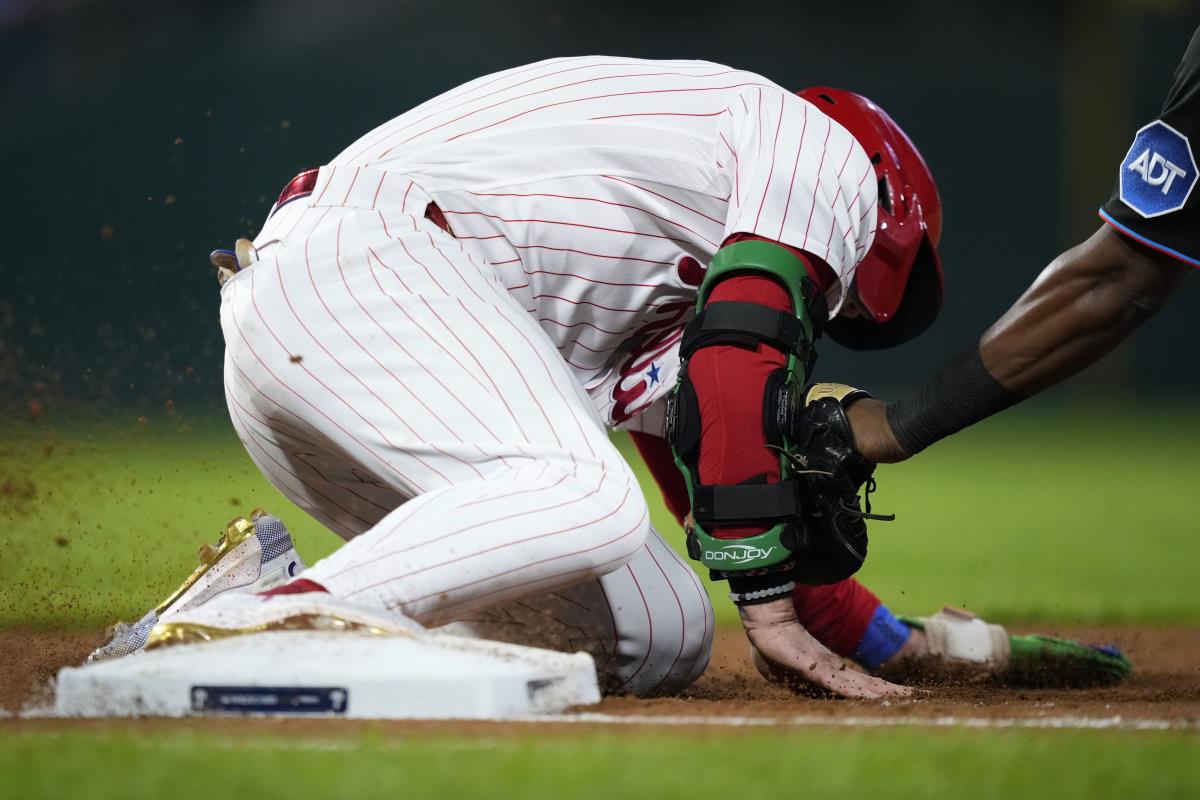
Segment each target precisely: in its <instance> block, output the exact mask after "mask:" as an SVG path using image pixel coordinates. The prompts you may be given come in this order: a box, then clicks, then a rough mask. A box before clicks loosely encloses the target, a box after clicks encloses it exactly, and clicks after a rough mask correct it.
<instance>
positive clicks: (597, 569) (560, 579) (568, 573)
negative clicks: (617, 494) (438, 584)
mask: <svg viewBox="0 0 1200 800" xmlns="http://www.w3.org/2000/svg"><path fill="white" fill-rule="evenodd" d="M643 519H644V517H643ZM636 532H637V529H636V528H634V530H632V531H630V532H629V533H630V534H632V533H636ZM628 535H629V534H625V536H628ZM625 536H621V537H619V538H620V539H624V538H625ZM611 543H612V542H609V544H611ZM589 549H597V548H589ZM582 552H587V551H580V553H582ZM580 553H572V554H569V555H571V556H573V555H579V554H580ZM562 557H563V556H556V557H555V558H552V559H544V560H543V561H539V562H537V563H536V564H532V565H527V566H538V565H540V564H542V563H546V562H549V561H554V560H557V559H558V558H562ZM628 560H629V555H628V554H626V555H620V556H617V557H616V558H611V559H609V560H608V561H605V562H602V563H600V564H597V565H595V566H594V567H585V568H583V569H570V570H565V571H563V572H558V573H555V574H553V575H550V576H547V577H545V578H538V579H537V580H535V581H528V582H524V583H522V584H521V590H520V591H521V593H522V594H525V593H526V590H528V593H530V594H532V593H534V592H536V591H538V590H540V589H541V588H542V586H543V584H549V585H551V586H556V585H557V586H564V585H567V584H569V583H571V582H572V581H568V580H567V578H569V577H572V576H584V577H586V576H588V575H595V574H597V573H601V574H603V573H607V572H608V571H609V570H608V568H609V567H617V566H620V565H621V564H623V563H625V562H626V561H628ZM516 571H518V570H508V571H507V572H505V573H503V574H504V575H508V574H511V573H513V572H516ZM477 583H482V580H480V581H473V582H472V583H471V584H467V585H468V586H470V585H474V584H477ZM463 588H466V586H460V587H456V589H463ZM512 592H513V589H512V588H511V587H507V586H506V587H502V588H500V589H494V590H493V591H490V592H485V593H483V594H480V595H475V596H474V597H470V598H467V599H465V600H459V601H458V602H455V603H448V604H446V605H445V606H442V607H441V609H440V610H441V611H442V612H447V611H449V610H450V609H454V608H459V607H461V606H464V605H467V604H468V603H470V604H472V605H480V604H482V601H484V600H486V599H487V598H492V597H495V596H496V595H502V594H506V593H507V594H512ZM428 598H429V595H426V596H424V597H419V598H416V599H415V600H409V601H406V603H394V604H392V605H391V606H389V608H392V609H396V608H399V607H400V606H402V605H406V604H410V603H415V602H420V601H421V600H427V599H428ZM610 611H611V606H610Z"/></svg>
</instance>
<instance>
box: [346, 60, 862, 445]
mask: <svg viewBox="0 0 1200 800" xmlns="http://www.w3.org/2000/svg"><path fill="white" fill-rule="evenodd" d="M331 166H333V167H336V168H339V169H340V168H343V167H345V168H354V167H369V168H372V169H376V170H384V171H387V172H389V173H392V172H395V173H398V175H399V176H403V178H401V179H407V180H411V181H413V182H415V183H416V184H417V185H418V186H420V187H421V188H422V189H423V190H424V192H425V193H426V194H427V195H428V196H430V197H432V198H433V200H434V202H436V204H437V206H438V207H439V208H440V209H441V211H442V212H443V213H444V214H445V217H446V220H447V222H448V224H449V227H450V229H451V232H452V233H453V235H454V236H456V237H457V238H458V239H460V240H462V241H463V242H464V243H471V244H472V247H471V248H470V249H471V251H472V252H473V253H475V254H477V255H478V257H479V258H480V259H482V260H485V261H486V262H487V265H488V268H489V269H490V270H492V271H494V274H495V275H496V277H497V278H498V279H499V280H500V281H501V282H502V283H503V285H504V286H505V287H506V288H507V289H508V291H509V293H510V294H511V295H512V296H513V297H514V298H515V299H516V301H517V302H518V303H520V304H522V305H523V306H524V307H525V309H526V310H527V311H528V312H529V313H530V314H532V315H534V316H535V317H536V318H537V320H538V322H539V324H540V325H541V327H542V329H543V330H544V331H545V333H546V335H547V336H549V337H550V339H551V340H552V341H553V342H554V344H555V346H556V347H557V348H558V350H559V352H560V353H561V354H562V357H563V359H564V360H565V361H566V362H567V363H568V364H569V365H570V366H571V367H572V369H573V370H574V371H575V374H576V377H577V378H578V379H579V381H580V384H581V385H582V386H583V387H584V388H585V389H586V390H587V391H588V392H589V394H591V396H592V397H593V400H594V401H595V403H596V405H597V407H598V409H599V411H600V413H601V415H602V417H603V418H604V419H605V420H606V421H607V422H609V423H610V424H619V423H622V422H624V421H626V420H628V419H630V418H632V417H633V416H634V415H635V414H637V413H638V412H639V411H641V410H644V409H645V408H646V407H648V406H649V405H650V404H652V403H653V402H654V401H655V400H656V399H658V398H659V397H661V396H662V395H663V394H665V393H666V392H667V391H668V389H669V388H670V386H672V385H673V383H674V377H675V374H676V370H677V368H678V342H679V338H680V336H681V334H682V328H683V325H684V324H685V323H686V322H687V321H688V319H690V317H691V314H692V306H693V304H694V302H695V297H696V289H697V287H698V285H699V283H700V282H701V280H702V278H703V265H706V264H707V263H708V262H709V260H710V259H711V258H712V256H713V254H714V253H715V252H716V250H717V249H718V248H719V247H720V245H721V243H722V242H723V241H724V240H725V239H726V238H727V237H729V236H730V235H732V234H735V233H750V234H756V235H759V236H763V237H766V238H770V239H773V240H777V241H781V242H784V243H786V244H789V245H792V246H794V247H796V248H799V249H801V250H804V251H806V252H808V253H810V254H812V255H813V256H815V257H816V258H818V259H820V260H822V261H824V262H825V263H827V264H828V265H829V266H830V267H831V268H832V270H833V272H834V273H835V274H836V275H837V276H838V278H839V280H838V282H837V283H836V284H835V285H834V286H833V287H832V288H831V289H830V292H829V297H828V300H829V306H830V309H831V313H836V312H837V309H838V308H839V306H840V305H841V302H842V300H843V298H844V296H845V292H846V290H847V287H849V285H850V282H851V280H852V279H853V273H854V269H855V267H856V266H857V264H858V263H859V261H860V260H861V259H862V257H863V255H864V254H865V252H866V250H867V248H869V247H870V244H871V242H872V239H873V235H874V229H875V220H876V198H877V185H876V182H875V180H874V177H873V176H874V170H873V167H872V165H871V163H870V159H869V158H868V155H867V153H866V152H865V151H864V150H863V148H862V147H861V146H860V145H859V144H858V143H857V142H856V141H855V140H854V139H853V138H852V137H851V136H850V134H849V133H848V132H847V131H846V130H845V129H844V128H842V127H841V126H840V125H839V124H838V123H836V122H834V121H833V120H831V119H830V118H829V117H828V116H826V115H825V114H824V113H822V112H821V111H820V110H819V109H818V108H817V107H815V106H813V105H812V104H810V103H808V102H806V101H804V100H802V99H800V98H799V97H797V96H796V95H795V94H793V93H792V92H790V91H788V90H786V89H784V88H782V87H780V86H778V85H777V84H775V83H773V82H771V81H770V80H768V79H766V78H764V77H762V76H760V75H756V74H754V73H750V72H745V71H742V70H737V69H732V68H730V67H726V66H722V65H720V64H713V63H708V62H703V61H650V60H640V59H629V58H610V57H582V58H561V59H552V60H548V61H542V62H539V63H536V64H532V65H528V66H524V67H519V68H516V69H511V70H507V71H504V72H500V73H496V74H494V75H488V76H485V77H482V78H479V79H477V80H474V81H471V82H470V83H467V84H464V85H463V86H460V87H458V88H456V89H452V90H450V91H448V92H446V93H445V94H443V95H440V96H438V97H435V98H433V99H432V100H429V101H428V102H426V103H424V104H422V105H420V106H418V107H417V108H414V109H413V110H411V111H409V112H407V113H405V114H402V115H401V116H399V117H396V118H395V119H393V120H391V121H389V122H387V123H385V124H383V125H381V126H380V127H378V128H377V129H375V130H373V131H371V132H369V133H368V134H366V135H365V136H363V137H362V138H361V139H360V140H359V141H357V142H355V143H354V144H353V145H351V146H350V147H348V148H347V149H346V150H345V151H344V152H342V153H341V154H340V155H338V156H337V157H336V158H335V159H334V160H333V161H332V162H331ZM401 205H402V206H403V201H401ZM380 211H381V213H383V214H385V215H386V214H388V213H392V212H401V211H402V212H403V213H409V214H415V215H418V216H419V215H420V214H421V213H423V209H408V208H394V209H393V208H381V209H380Z"/></svg>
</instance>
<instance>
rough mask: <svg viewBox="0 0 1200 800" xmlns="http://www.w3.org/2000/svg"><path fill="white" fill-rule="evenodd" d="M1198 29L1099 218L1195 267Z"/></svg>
mask: <svg viewBox="0 0 1200 800" xmlns="http://www.w3.org/2000/svg"><path fill="white" fill-rule="evenodd" d="M1196 146H1200V29H1197V31H1196V33H1195V34H1193V35H1192V40H1191V43H1190V44H1189V45H1188V48H1187V50H1186V51H1185V52H1184V54H1183V60H1182V61H1181V62H1180V64H1179V67H1178V68H1177V69H1176V70H1175V79H1174V84H1173V85H1172V86H1171V90H1170V91H1169V92H1168V93H1167V99H1166V102H1165V103H1164V104H1163V108H1162V113H1161V114H1160V115H1159V117H1158V119H1156V120H1153V121H1151V122H1149V123H1147V124H1146V125H1143V126H1142V127H1141V128H1139V129H1138V131H1137V132H1136V134H1135V135H1134V139H1133V144H1132V145H1131V146H1130V148H1129V152H1128V153H1126V155H1125V159H1124V161H1122V162H1121V167H1120V172H1119V174H1118V176H1117V185H1116V187H1115V188H1114V189H1113V193H1112V197H1110V198H1109V200H1108V202H1107V203H1105V204H1104V205H1103V206H1101V208H1100V217H1101V218H1102V219H1103V220H1104V221H1105V222H1107V223H1108V224H1109V225H1111V226H1112V227H1114V228H1116V229H1117V230H1118V231H1120V232H1121V233H1123V234H1125V235H1126V236H1129V237H1130V238H1132V239H1135V240H1137V241H1139V242H1141V243H1142V244H1145V245H1148V246H1149V247H1152V248H1154V249H1156V250H1159V251H1161V252H1164V253H1167V254H1168V255H1171V256H1174V257H1175V258H1177V259H1179V260H1180V261H1183V262H1185V263H1187V264H1191V265H1192V266H1194V267H1200V192H1197V191H1195V188H1196V183H1197V177H1198V174H1197V173H1198V172H1200V170H1198V169H1197V161H1196V155H1195V152H1194V150H1193V148H1194V147H1196Z"/></svg>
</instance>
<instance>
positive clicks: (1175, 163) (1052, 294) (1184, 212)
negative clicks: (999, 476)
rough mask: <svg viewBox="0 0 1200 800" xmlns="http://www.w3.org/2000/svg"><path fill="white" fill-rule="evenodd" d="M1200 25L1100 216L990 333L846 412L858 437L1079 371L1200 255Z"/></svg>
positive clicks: (883, 436)
mask: <svg viewBox="0 0 1200 800" xmlns="http://www.w3.org/2000/svg"><path fill="white" fill-rule="evenodd" d="M1198 95H1200V29H1198V30H1197V32H1196V33H1194V34H1193V36H1192V39H1191V43H1190V44H1189V45H1188V47H1187V50H1186V51H1185V52H1184V54H1183V60H1182V61H1181V62H1180V64H1179V67H1178V68H1177V69H1176V71H1175V80H1174V84H1173V85H1172V86H1171V89H1170V91H1169V92H1168V93H1167V99H1166V102H1165V103H1164V104H1163V108H1162V113H1161V114H1160V115H1159V117H1158V119H1155V120H1153V121H1151V122H1149V123H1148V124H1146V125H1144V126H1142V127H1141V128H1139V129H1138V130H1137V132H1136V133H1135V134H1134V138H1133V144H1132V145H1130V148H1129V151H1128V153H1127V154H1126V156H1125V159H1124V160H1123V161H1122V162H1121V165H1120V168H1119V170H1118V175H1117V183H1116V186H1115V187H1114V189H1113V193H1112V196H1111V197H1110V198H1109V200H1108V202H1107V203H1105V204H1104V205H1103V206H1102V207H1101V208H1100V212H1099V213H1100V218H1101V220H1102V221H1103V224H1102V225H1101V226H1100V228H1099V230H1097V231H1096V232H1095V233H1094V234H1092V236H1091V237H1090V238H1089V239H1088V240H1087V241H1085V242H1082V243H1081V244H1079V245H1077V246H1076V247H1073V248H1071V249H1070V250H1068V251H1066V252H1065V253H1063V254H1062V255H1060V256H1059V257H1058V258H1056V259H1055V260H1054V261H1052V262H1051V263H1050V265H1049V266H1048V267H1046V269H1045V271H1043V272H1042V274H1041V275H1040V276H1039V277H1038V279H1037V280H1036V281H1034V283H1033V285H1032V286H1030V287H1029V289H1028V290H1027V291H1026V292H1025V294H1024V295H1022V297H1021V298H1020V299H1019V300H1017V302H1016V304H1015V305H1014V306H1013V307H1012V308H1010V309H1009V310H1008V312H1007V313H1006V314H1005V315H1004V316H1003V317H1001V318H1000V320H999V321H997V322H996V323H995V324H994V325H992V327H991V328H989V329H988V330H987V331H986V332H985V333H984V334H983V337H982V338H981V339H980V340H979V341H978V342H977V343H975V344H972V345H970V346H969V347H967V348H966V349H964V350H963V351H962V352H961V353H959V354H958V355H956V356H955V357H954V358H952V359H951V360H950V361H949V362H948V363H947V364H946V365H945V366H944V367H943V368H942V369H941V370H940V371H939V372H938V373H936V374H935V375H934V376H932V377H931V378H930V379H929V380H928V381H926V383H925V384H924V385H922V386H921V387H920V388H919V389H917V390H916V391H915V392H913V393H912V394H911V395H909V396H908V397H905V398H903V399H901V400H899V401H897V402H894V403H890V404H887V405H886V406H885V405H884V404H883V403H880V402H877V401H874V400H872V401H869V402H864V403H860V404H857V405H856V406H855V408H854V410H853V411H852V412H851V419H852V423H853V429H854V436H855V441H856V443H857V446H858V449H859V450H860V451H861V452H862V454H863V455H865V456H866V457H867V458H869V459H871V460H872V461H876V462H884V461H889V462H890V461H901V460H903V459H906V458H908V457H909V456H911V455H913V454H915V453H918V452H920V451H921V450H923V449H925V448H926V447H928V446H929V445H931V444H933V443H934V442H936V441H938V440H939V439H942V438H944V437H946V436H950V435H951V434H954V433H956V432H957V431H960V430H962V429H963V428H965V427H967V426H968V425H972V424H974V423H976V422H978V421H979V420H982V419H984V418H986V417H988V416H991V415H992V414H995V413H997V412H999V411H1003V410H1004V409H1006V408H1008V407H1009V406H1012V405H1014V404H1016V403H1018V402H1020V401H1021V400H1023V399H1025V398H1026V397H1030V396H1032V395H1034V394H1037V393H1038V392H1040V391H1042V390H1043V389H1046V388H1048V387H1050V386H1053V385H1054V384H1056V383H1058V382H1059V381H1062V380H1065V379H1066V378H1069V377H1070V376H1072V375H1074V374H1076V373H1078V372H1080V371H1082V370H1083V369H1085V368H1086V367H1088V366H1090V365H1091V364H1093V363H1095V362H1096V361H1098V360H1099V359H1100V358H1102V357H1103V356H1104V355H1106V354H1107V353H1109V352H1110V351H1112V349H1113V348H1115V347H1116V346H1117V345H1118V344H1120V343H1121V342H1122V341H1123V340H1124V339H1125V337H1127V336H1128V335H1129V334H1130V333H1132V332H1133V331H1134V330H1135V329H1136V328H1137V327H1138V326H1139V325H1140V324H1141V323H1142V322H1144V321H1145V320H1147V319H1149V318H1150V317H1151V316H1153V315H1154V314H1155V313H1156V312H1157V311H1158V310H1159V309H1160V308H1162V307H1163V305H1164V304H1165V303H1166V302H1167V300H1168V299H1169V298H1170V297H1171V295H1172V294H1174V292H1175V290H1176V289H1178V288H1179V286H1180V284H1181V283H1182V282H1183V279H1184V277H1185V276H1186V275H1187V273H1188V272H1189V269H1188V267H1195V266H1200V233H1198V232H1200V200H1198V199H1197V196H1196V195H1195V194H1194V192H1193V190H1194V189H1195V187H1196V177H1197V173H1198V172H1200V168H1198V167H1200V165H1198V163H1197V161H1196V156H1195V154H1194V152H1193V150H1192V143H1191V140H1192V139H1194V138H1197V137H1200V97H1198Z"/></svg>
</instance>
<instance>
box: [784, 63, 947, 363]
mask: <svg viewBox="0 0 1200 800" xmlns="http://www.w3.org/2000/svg"><path fill="white" fill-rule="evenodd" d="M797 94H798V95H799V96H800V97H802V98H804V99H805V100H807V101H808V102H810V103H812V104H813V105H815V106H816V107H817V108H819V109H821V111H823V112H825V113H826V114H827V115H829V116H830V117H832V118H833V119H834V120H836V121H837V122H838V123H839V124H840V125H841V126H842V127H844V128H845V129H846V130H848V131H849V132H850V135H851V136H853V137H854V138H855V139H856V140H858V143H859V144H860V145H862V147H863V149H865V150H866V151H867V155H868V156H870V158H871V163H872V164H874V165H875V177H876V179H877V180H878V181H879V206H878V218H877V224H876V227H875V239H874V241H873V242H872V243H871V248H870V249H869V250H867V254H866V255H865V256H863V260H862V261H861V262H860V263H859V265H858V270H857V271H856V273H855V277H854V289H855V290H856V292H857V295H858V300H859V301H860V304H861V305H862V306H863V307H864V308H865V309H866V310H867V312H868V313H869V314H870V316H871V320H867V319H863V318H856V319H847V318H840V317H839V318H838V319H835V320H833V321H832V322H830V323H829V326H828V327H827V329H826V330H827V331H828V332H829V335H830V336H831V337H832V338H833V339H834V340H835V341H837V342H838V343H839V344H843V345H845V346H847V347H852V348H854V349H858V350H873V349H876V348H879V347H890V346H892V345H896V344H900V343H901V342H904V341H907V340H908V339H911V338H912V337H914V336H916V335H917V334H919V333H920V332H921V331H923V330H925V329H926V328H928V327H929V326H930V325H931V324H932V323H933V320H934V319H935V318H936V317H937V314H938V311H939V309H941V306H942V284H943V277H942V265H941V262H940V260H939V259H938V253H937V244H938V240H939V239H940V238H941V235H942V201H941V198H939V197H938V190H937V184H935V183H934V181H933V175H932V174H931V173H930V172H929V167H928V166H926V165H925V160H924V159H923V158H921V154H920V153H919V152H917V148H916V146H915V145H913V143H912V140H911V139H909V138H908V136H906V135H905V133H904V131H902V130H901V129H900V126H899V125H897V124H896V123H895V122H894V121H893V120H892V118H891V117H889V116H888V115H887V112H885V111H884V110H883V109H882V108H880V107H879V106H877V105H875V104H874V103H872V102H871V101H870V100H868V99H867V98H865V97H863V96H862V95H858V94H855V93H854V92H847V91H845V90H843V89H830V88H828V87H825V86H816V87H812V88H809V89H804V90H803V91H800V92H797Z"/></svg>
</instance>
